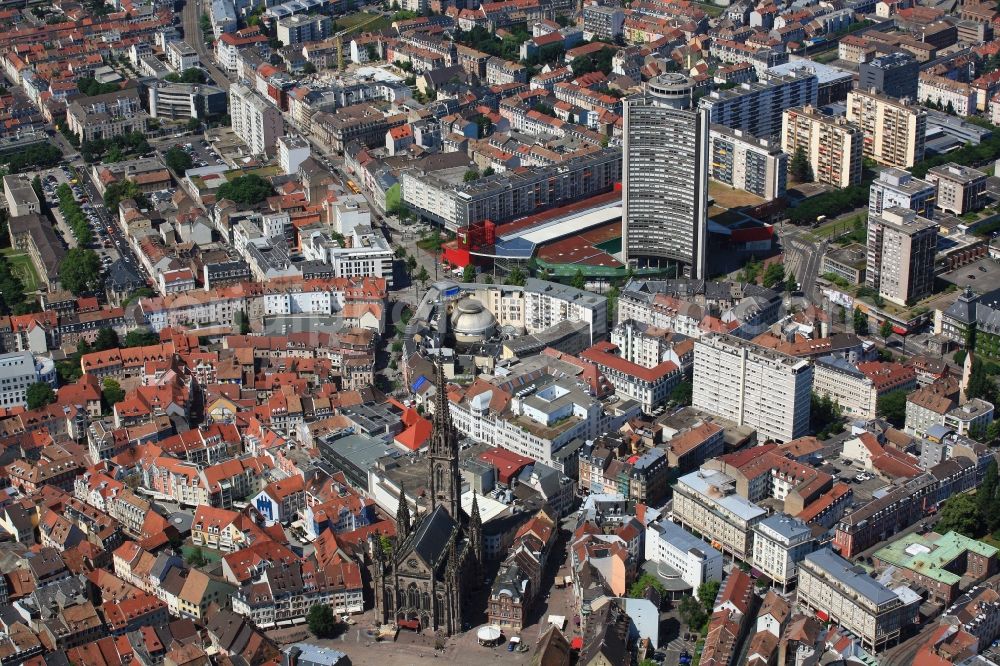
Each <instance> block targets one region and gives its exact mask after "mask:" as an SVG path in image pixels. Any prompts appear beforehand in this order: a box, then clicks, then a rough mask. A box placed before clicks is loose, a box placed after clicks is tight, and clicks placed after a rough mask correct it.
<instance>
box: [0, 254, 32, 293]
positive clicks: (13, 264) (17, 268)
mask: <svg viewBox="0 0 1000 666" xmlns="http://www.w3.org/2000/svg"><path fill="white" fill-rule="evenodd" d="M3 255H4V257H6V258H7V261H8V262H10V270H11V273H13V274H14V275H16V276H17V279H19V280H20V281H21V284H22V285H24V291H25V292H26V293H30V292H32V291H37V290H38V288H39V286H40V285H41V281H40V280H39V279H38V273H37V272H35V265H34V264H33V263H31V257H29V256H28V255H27V254H25V253H24V252H21V251H19V250H15V249H13V248H7V249H5V250H3Z"/></svg>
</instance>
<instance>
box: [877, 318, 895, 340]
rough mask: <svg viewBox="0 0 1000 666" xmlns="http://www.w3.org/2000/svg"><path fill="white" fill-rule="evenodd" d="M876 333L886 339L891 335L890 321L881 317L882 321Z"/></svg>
mask: <svg viewBox="0 0 1000 666" xmlns="http://www.w3.org/2000/svg"><path fill="white" fill-rule="evenodd" d="M878 334H879V336H880V337H881V338H882V339H888V337H889V336H890V335H892V322H891V321H889V320H888V319H883V320H882V323H881V324H879V327H878Z"/></svg>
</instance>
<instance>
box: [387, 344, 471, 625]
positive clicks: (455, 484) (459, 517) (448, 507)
mask: <svg viewBox="0 0 1000 666" xmlns="http://www.w3.org/2000/svg"><path fill="white" fill-rule="evenodd" d="M436 365H437V368H436V370H437V396H436V399H435V403H434V420H433V430H432V432H431V441H430V451H429V453H428V460H427V462H428V475H427V484H426V489H427V495H428V498H429V500H430V510H429V511H428V512H426V513H425V514H424V515H420V516H415V519H411V517H410V506H409V502H408V500H407V499H406V491H405V489H404V488H403V487H402V484H401V485H400V489H399V507H398V509H397V511H396V540H395V543H394V544H393V545H392V548H391V549H385V548H382V547H381V545H380V544H378V545H375V544H374V542H373V547H372V552H373V553H374V567H373V586H374V588H375V607H376V609H377V610H378V613H379V617H380V618H381V620H382V622H383V623H398V622H400V621H408V622H413V621H416V622H418V623H419V624H420V629H421V630H423V629H432V630H435V631H442V632H444V633H446V634H448V635H452V634H456V633H459V632H460V631H462V630H463V624H464V618H465V617H467V616H468V613H467V612H464V611H465V609H464V608H463V604H464V603H465V600H466V598H467V596H468V592H469V591H470V587H471V586H474V585H475V584H476V583H477V582H478V581H480V580H481V579H482V573H481V571H482V566H481V565H482V562H483V526H482V519H481V517H480V515H479V502H478V501H477V500H476V499H475V498H473V501H472V507H471V509H470V513H471V515H466V514H465V512H464V511H463V509H462V479H461V475H460V474H459V469H458V439H459V438H458V433H457V432H456V430H455V426H454V425H453V424H452V421H451V412H450V410H449V407H448V395H447V384H446V381H445V376H444V367H443V366H442V365H441V363H440V361H439V362H438V363H437V364H436Z"/></svg>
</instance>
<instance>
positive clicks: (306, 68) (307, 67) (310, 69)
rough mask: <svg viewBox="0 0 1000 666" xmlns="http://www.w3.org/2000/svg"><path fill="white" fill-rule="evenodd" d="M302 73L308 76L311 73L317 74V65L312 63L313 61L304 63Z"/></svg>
mask: <svg viewBox="0 0 1000 666" xmlns="http://www.w3.org/2000/svg"><path fill="white" fill-rule="evenodd" d="M302 73H303V74H305V75H306V76H308V75H310V74H315V73H316V65H314V64H312V63H311V62H307V63H306V64H304V65H303V66H302Z"/></svg>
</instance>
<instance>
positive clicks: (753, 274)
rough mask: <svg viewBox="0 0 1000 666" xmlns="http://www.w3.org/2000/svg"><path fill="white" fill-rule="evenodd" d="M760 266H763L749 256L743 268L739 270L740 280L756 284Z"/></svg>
mask: <svg viewBox="0 0 1000 666" xmlns="http://www.w3.org/2000/svg"><path fill="white" fill-rule="evenodd" d="M761 268H763V266H762V264H761V263H760V262H759V261H757V260H756V259H754V258H753V257H750V260H749V261H748V262H747V263H746V264H744V266H743V270H742V271H741V272H740V275H739V280H740V282H747V283H749V282H753V283H755V284H756V282H757V277H758V276H760V271H761Z"/></svg>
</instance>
